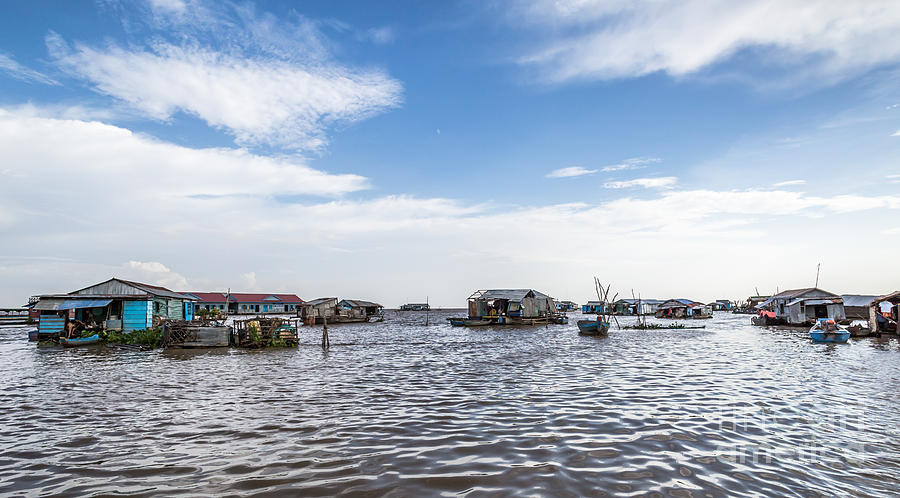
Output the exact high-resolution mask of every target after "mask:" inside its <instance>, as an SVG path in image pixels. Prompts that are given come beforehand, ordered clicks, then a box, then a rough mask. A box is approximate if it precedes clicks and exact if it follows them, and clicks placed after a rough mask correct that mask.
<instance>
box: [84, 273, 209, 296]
mask: <svg viewBox="0 0 900 498" xmlns="http://www.w3.org/2000/svg"><path fill="white" fill-rule="evenodd" d="M123 286H124V287H123ZM129 288H130V289H129ZM135 291H137V292H135ZM141 293H143V294H146V295H150V296H158V297H171V298H174V299H187V300H192V299H193V298H189V297H188V296H185V295H184V294H179V293H177V292H174V291H171V290H169V289H166V288H165V287H160V286H158V285H150V284H144V283H141V282H132V281H131V280H123V279H121V278H111V279H109V280H106V281H104V282H100V283H99V284H94V285H90V286H88V287H85V288H83V289H78V290H76V291H72V292H70V293H69V294H70V295H73V296H75V295H102V296H113V297H114V296H123V297H125V296H134V295H136V294H141Z"/></svg>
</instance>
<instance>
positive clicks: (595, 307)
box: [581, 301, 607, 315]
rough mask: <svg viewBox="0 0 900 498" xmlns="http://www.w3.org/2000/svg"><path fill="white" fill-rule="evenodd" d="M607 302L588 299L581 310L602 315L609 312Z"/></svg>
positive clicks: (587, 313) (586, 313) (589, 313)
mask: <svg viewBox="0 0 900 498" xmlns="http://www.w3.org/2000/svg"><path fill="white" fill-rule="evenodd" d="M606 308H607V304H606V303H604V302H603V301H588V302H587V303H586V304H584V305H583V306H582V307H581V312H582V313H584V314H585V315H600V314H604V313H606V312H607V309H606Z"/></svg>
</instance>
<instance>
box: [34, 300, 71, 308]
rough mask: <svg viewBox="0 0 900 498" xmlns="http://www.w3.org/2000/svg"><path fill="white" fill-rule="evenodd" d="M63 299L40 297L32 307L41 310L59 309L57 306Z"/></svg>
mask: <svg viewBox="0 0 900 498" xmlns="http://www.w3.org/2000/svg"><path fill="white" fill-rule="evenodd" d="M64 301H65V299H63V298H52V297H50V298H44V297H42V298H41V300H40V301H38V302H37V304H35V305H34V308H33V309H36V310H41V311H56V310H58V309H59V306H60V305H61V304H62V303H63V302H64Z"/></svg>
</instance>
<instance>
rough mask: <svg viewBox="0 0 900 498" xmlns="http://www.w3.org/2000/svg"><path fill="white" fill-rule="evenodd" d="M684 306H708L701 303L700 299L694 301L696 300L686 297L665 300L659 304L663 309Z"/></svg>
mask: <svg viewBox="0 0 900 498" xmlns="http://www.w3.org/2000/svg"><path fill="white" fill-rule="evenodd" d="M682 306H688V307H692V308H693V307H697V306H706V305H705V304H703V303H701V302H698V301H694V300H691V299H684V298H679V299H669V300H668V301H665V302H663V303H662V304H660V305H659V307H660V308H663V309H666V308H680V307H682Z"/></svg>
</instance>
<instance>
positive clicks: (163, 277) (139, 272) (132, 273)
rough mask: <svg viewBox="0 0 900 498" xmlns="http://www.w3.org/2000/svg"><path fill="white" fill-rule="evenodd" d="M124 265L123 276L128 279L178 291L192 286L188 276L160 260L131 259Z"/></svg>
mask: <svg viewBox="0 0 900 498" xmlns="http://www.w3.org/2000/svg"><path fill="white" fill-rule="evenodd" d="M123 267H124V269H123V273H122V277H124V278H125V279H127V280H133V281H137V282H143V283H145V284H151V285H159V286H162V287H165V288H167V289H171V290H176V291H177V290H183V289H188V288H190V285H189V284H188V281H187V279H186V278H184V277H183V276H182V275H179V274H178V273H175V272H174V271H172V270H170V269H169V268H168V267H166V266H165V265H164V264H162V263H160V262H158V261H129V262H128V263H126V264H125V265H123Z"/></svg>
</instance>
